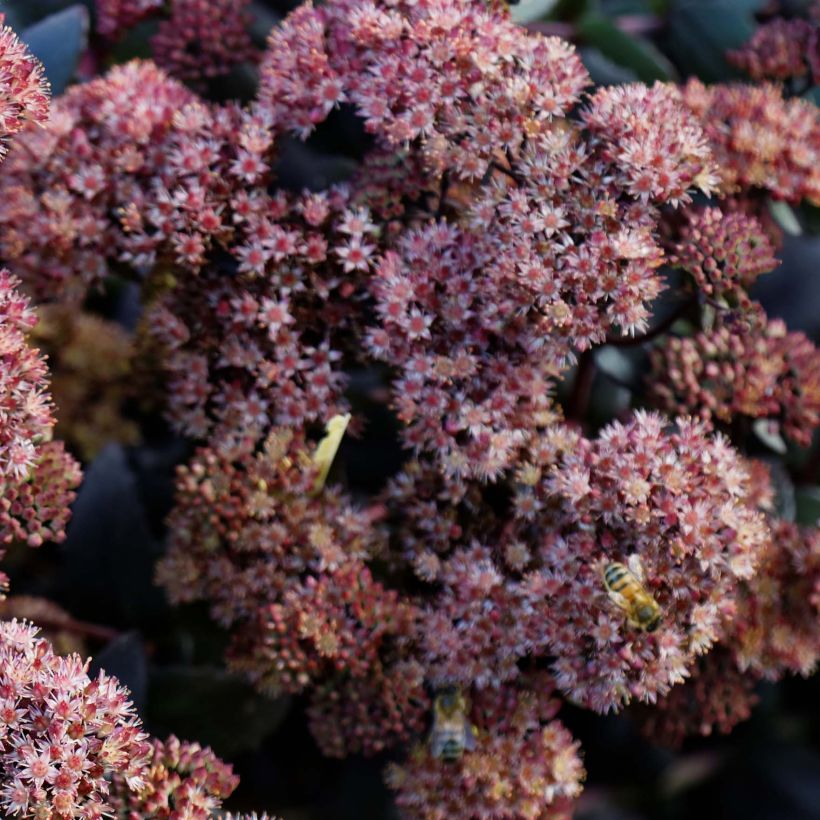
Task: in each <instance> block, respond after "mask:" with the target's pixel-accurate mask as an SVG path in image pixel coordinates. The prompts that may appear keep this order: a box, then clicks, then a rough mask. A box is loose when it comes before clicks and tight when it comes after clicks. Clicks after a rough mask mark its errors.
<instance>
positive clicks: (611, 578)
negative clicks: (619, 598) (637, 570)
mask: <svg viewBox="0 0 820 820" xmlns="http://www.w3.org/2000/svg"><path fill="white" fill-rule="evenodd" d="M604 583H606V585H607V588H608V589H611V590H612V591H613V592H621V591H622V590H623V589H625V588H626V587H628V586H629V584H630V583H632V573H631V572H630V571H629V570H628V569H627V568H626V567H625V566H624V565H623V564H618V563H613V564H609V565H608V566H607V568H606V569H605V570H604Z"/></svg>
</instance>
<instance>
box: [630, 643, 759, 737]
mask: <svg viewBox="0 0 820 820" xmlns="http://www.w3.org/2000/svg"><path fill="white" fill-rule="evenodd" d="M755 683H756V680H755V678H754V677H753V676H750V675H748V674H744V673H743V672H742V671H741V670H740V669H738V666H737V664H736V663H735V660H734V658H733V656H732V653H731V652H729V651H727V650H726V649H724V648H723V647H717V648H716V649H713V650H712V651H711V652H710V653H709V654H708V655H703V656H701V657H700V658H698V662H697V665H696V666H695V668H694V669H693V670H692V674H691V676H690V677H689V678H688V679H687V680H686V681H685V682H684V683H681V684H679V685H678V686H673V687H672V689H671V690H670V691H669V692H668V694H667V695H666V696H665V697H662V698H659V699H658V701H657V702H656V703H655V704H653V706H652V707H651V708H649V707H646V706H640V707H638V708H637V709H635V710H634V716H635V717H636V719H637V721H638V725H639V726H640V729H641V732H642V733H643V734H644V735H645V736H646V737H647V738H648V739H649V740H651V741H652V742H653V743H659V744H663V745H665V746H670V747H677V746H680V745H681V744H682V743H683V741H684V740H685V739H686V738H687V737H690V736H692V735H700V736H701V737H708V736H709V735H711V734H712V733H713V732H715V731H717V732H720V733H722V734H728V733H729V732H731V731H732V729H734V727H735V726H737V724H738V723H742V722H743V721H744V720H748V719H749V717H750V716H751V713H752V708H753V707H754V706H755V704H757V702H758V697H757V695H756V694H755V691H754V690H755Z"/></svg>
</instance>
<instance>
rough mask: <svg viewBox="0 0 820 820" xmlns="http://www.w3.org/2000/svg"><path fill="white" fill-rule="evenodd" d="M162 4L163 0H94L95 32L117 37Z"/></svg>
mask: <svg viewBox="0 0 820 820" xmlns="http://www.w3.org/2000/svg"><path fill="white" fill-rule="evenodd" d="M164 4H165V0H96V12H97V31H99V32H100V34H102V35H103V36H105V37H119V36H120V35H121V34H122V33H123V32H125V31H126V30H127V29H129V28H132V27H133V26H135V25H136V24H137V23H139V22H141V21H142V20H143V19H145V18H146V17H147V16H148V15H150V14H152V13H153V12H155V11H159V10H160V9H161V8H162V7H163V5H164Z"/></svg>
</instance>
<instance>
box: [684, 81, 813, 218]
mask: <svg viewBox="0 0 820 820" xmlns="http://www.w3.org/2000/svg"><path fill="white" fill-rule="evenodd" d="M683 99H684V101H685V103H686V105H687V106H689V108H690V109H691V110H692V111H693V112H694V113H695V114H697V116H698V117H699V118H700V119H701V120H702V122H703V125H704V129H705V132H706V135H707V137H708V139H709V144H710V146H711V148H712V150H713V151H714V153H715V157H716V158H717V160H718V162H719V164H720V169H721V173H720V177H721V190H722V191H723V192H724V193H727V194H731V193H735V192H739V191H742V190H743V189H744V188H749V187H751V188H757V189H762V190H765V191H768V192H769V193H770V194H772V195H773V196H774V197H775V198H777V199H783V200H786V201H788V202H799V201H800V200H801V199H805V200H807V201H808V202H810V203H812V204H814V205H817V204H820V171H818V168H820V163H819V162H818V158H820V117H818V113H817V106H815V105H814V104H813V103H811V102H809V101H808V100H802V99H798V98H791V99H786V98H784V96H783V90H782V89H781V88H779V87H778V86H777V85H774V84H761V85H749V84H744V83H733V84H723V85H720V84H719V85H713V86H708V87H707V86H704V85H703V83H701V82H700V81H699V80H696V79H692V80H689V82H688V83H687V84H686V85H685V86H684V87H683Z"/></svg>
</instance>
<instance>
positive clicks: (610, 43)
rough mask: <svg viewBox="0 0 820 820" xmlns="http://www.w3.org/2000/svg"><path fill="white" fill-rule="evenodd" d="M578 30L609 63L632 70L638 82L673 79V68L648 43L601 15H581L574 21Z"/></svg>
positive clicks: (674, 75) (674, 71)
mask: <svg viewBox="0 0 820 820" xmlns="http://www.w3.org/2000/svg"><path fill="white" fill-rule="evenodd" d="M578 32H579V34H580V35H581V37H582V38H583V39H584V41H585V42H587V43H589V44H590V45H592V46H595V47H596V48H597V49H598V50H599V51H600V52H601V53H602V54H603V55H604V56H605V57H607V58H608V59H610V60H612V62H614V63H616V64H617V65H619V66H624V68H628V69H631V70H632V71H634V72H635V74H636V75H637V77H638V79H640V80H641V81H642V82H645V83H651V82H654V81H655V80H663V81H669V80H675V79H677V72H676V70H675V67H674V66H673V65H672V63H670V62H669V60H668V59H667V58H666V57H665V56H664V55H663V54H661V52H660V51H658V49H657V48H655V46H654V45H652V43H650V42H649V41H648V40H644V39H642V38H639V37H635V36H633V35H631V34H627V33H626V32H624V31H621V29H619V28H618V27H617V26H616V25H614V24H613V23H611V22H610V21H609V20H607V19H606V18H605V17H602V16H601V15H598V14H588V15H587V16H585V17H584V18H583V19H582V20H580V21H579V22H578Z"/></svg>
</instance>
